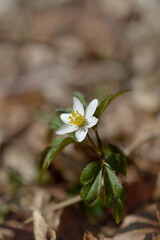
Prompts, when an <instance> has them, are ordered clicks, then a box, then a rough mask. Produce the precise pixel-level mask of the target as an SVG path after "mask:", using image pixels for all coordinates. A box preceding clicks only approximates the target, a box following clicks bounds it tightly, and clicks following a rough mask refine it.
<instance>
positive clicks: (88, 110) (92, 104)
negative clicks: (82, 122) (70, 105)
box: [85, 99, 98, 119]
mask: <svg viewBox="0 0 160 240" xmlns="http://www.w3.org/2000/svg"><path fill="white" fill-rule="evenodd" d="M97 106H98V100H97V99H94V100H93V101H92V102H90V103H89V105H88V107H87V108H86V114H85V118H86V119H88V118H90V117H92V116H93V114H94V113H95V111H96V108H97Z"/></svg>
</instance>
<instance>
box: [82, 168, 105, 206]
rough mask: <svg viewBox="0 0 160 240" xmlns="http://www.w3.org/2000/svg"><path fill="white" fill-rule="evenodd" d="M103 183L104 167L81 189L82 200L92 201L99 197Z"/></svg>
mask: <svg viewBox="0 0 160 240" xmlns="http://www.w3.org/2000/svg"><path fill="white" fill-rule="evenodd" d="M101 183H102V169H101V170H100V171H99V173H98V174H97V175H96V176H95V177H94V178H93V179H92V180H91V181H90V182H88V183H87V184H86V185H85V186H84V187H83V188H82V189H81V191H80V196H81V198H82V200H84V201H86V202H88V203H91V202H93V201H94V200H96V198H97V197H98V194H99V192H100V189H101Z"/></svg>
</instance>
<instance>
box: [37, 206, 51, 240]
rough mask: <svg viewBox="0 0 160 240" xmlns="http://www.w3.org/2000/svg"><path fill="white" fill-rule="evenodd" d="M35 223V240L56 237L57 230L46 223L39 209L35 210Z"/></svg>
mask: <svg viewBox="0 0 160 240" xmlns="http://www.w3.org/2000/svg"><path fill="white" fill-rule="evenodd" d="M33 225H34V236H35V240H47V239H48V236H49V239H50V240H55V239H56V233H55V231H54V230H53V229H52V228H51V227H50V226H49V225H48V224H47V223H46V221H45V220H44V218H43V217H42V215H41V214H40V212H39V211H38V210H34V211H33Z"/></svg>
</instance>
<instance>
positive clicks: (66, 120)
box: [60, 113, 72, 124]
mask: <svg viewBox="0 0 160 240" xmlns="http://www.w3.org/2000/svg"><path fill="white" fill-rule="evenodd" d="M71 116H72V114H70V113H62V114H61V115H60V119H61V120H62V121H63V122H64V123H66V124H69V121H70V119H69V117H71Z"/></svg>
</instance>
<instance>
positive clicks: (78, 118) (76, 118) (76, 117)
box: [68, 111, 85, 127]
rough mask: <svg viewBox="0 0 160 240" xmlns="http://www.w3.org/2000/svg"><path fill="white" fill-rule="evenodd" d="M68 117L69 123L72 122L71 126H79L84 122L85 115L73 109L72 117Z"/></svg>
mask: <svg viewBox="0 0 160 240" xmlns="http://www.w3.org/2000/svg"><path fill="white" fill-rule="evenodd" d="M68 119H70V121H69V123H72V125H71V127H72V126H73V124H74V125H77V126H81V125H82V124H83V123H84V121H85V120H84V117H83V116H82V115H81V114H80V113H79V112H78V111H76V113H75V112H74V111H72V117H71V116H70V117H68Z"/></svg>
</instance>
